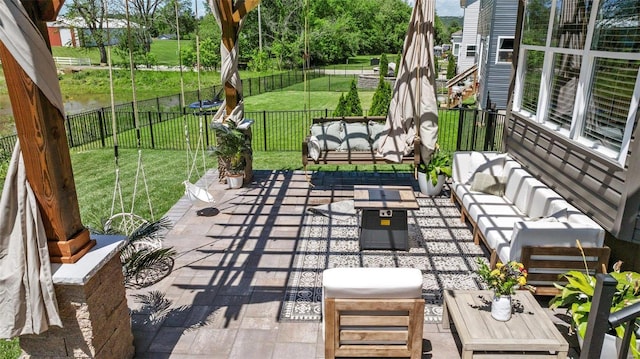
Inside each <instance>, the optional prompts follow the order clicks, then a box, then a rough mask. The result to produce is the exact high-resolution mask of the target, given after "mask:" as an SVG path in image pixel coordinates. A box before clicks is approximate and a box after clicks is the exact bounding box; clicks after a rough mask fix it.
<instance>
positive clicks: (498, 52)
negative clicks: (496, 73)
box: [495, 36, 515, 65]
mask: <svg viewBox="0 0 640 359" xmlns="http://www.w3.org/2000/svg"><path fill="white" fill-rule="evenodd" d="M505 39H510V40H512V41H513V42H514V44H513V45H514V46H513V47H512V48H511V49H510V50H502V49H501V48H500V43H501V42H502V40H505ZM514 47H515V38H514V37H513V36H498V42H496V62H495V63H496V64H497V65H511V63H512V62H513V51H514ZM501 52H511V59H512V61H500V53H501Z"/></svg>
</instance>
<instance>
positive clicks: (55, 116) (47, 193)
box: [0, 0, 95, 263]
mask: <svg viewBox="0 0 640 359" xmlns="http://www.w3.org/2000/svg"><path fill="white" fill-rule="evenodd" d="M63 3H64V0H42V1H27V0H22V5H23V6H24V8H25V9H26V10H27V13H28V14H29V17H30V18H31V19H32V21H33V22H34V23H35V24H36V26H37V27H38V29H39V30H40V32H41V33H42V35H43V37H44V38H45V40H46V41H47V42H48V41H49V38H48V34H47V28H46V21H49V20H55V18H56V16H57V14H58V12H59V10H60V8H61V7H62V4H63ZM0 59H1V60H2V68H3V71H4V76H5V79H6V82H7V88H8V90H9V98H10V99H11V106H12V107H13V115H14V118H15V122H16V130H17V133H18V139H19V140H20V146H21V149H22V154H23V158H24V163H25V167H26V174H27V179H28V180H29V183H30V184H31V187H32V188H33V192H34V193H35V196H36V199H37V201H38V206H39V208H40V213H41V215H42V220H43V222H44V226H45V229H46V234H47V240H48V247H49V256H50V257H51V261H52V262H61V263H75V262H76V261H78V259H80V258H81V257H82V256H83V255H84V254H85V253H86V252H88V251H89V249H91V247H93V246H94V245H95V241H93V240H91V239H90V238H89V231H88V230H87V229H86V228H85V227H84V226H83V225H82V222H81V219H80V210H79V207H78V197H77V193H76V188H75V181H74V179H73V171H72V169H71V157H70V155H69V146H68V143H67V136H66V132H65V128H64V117H63V115H62V113H61V112H60V111H59V110H58V109H57V108H56V107H55V106H54V105H53V104H52V103H51V101H49V99H48V98H47V97H46V96H45V95H44V93H43V92H42V91H41V90H40V89H39V88H38V87H37V86H36V85H35V83H34V82H33V81H32V80H31V78H29V76H28V75H27V74H26V73H25V71H24V70H23V69H22V67H20V64H19V63H18V62H17V61H16V59H15V58H14V57H13V55H11V53H10V52H9V51H8V50H7V48H6V47H5V46H4V44H2V43H0Z"/></svg>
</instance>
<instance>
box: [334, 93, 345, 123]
mask: <svg viewBox="0 0 640 359" xmlns="http://www.w3.org/2000/svg"><path fill="white" fill-rule="evenodd" d="M346 111H347V101H346V99H345V97H344V94H343V93H341V94H340V99H339V100H338V106H336V109H335V110H334V111H333V116H335V117H342V116H348V114H347V113H346Z"/></svg>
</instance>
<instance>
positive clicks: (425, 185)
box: [418, 172, 445, 197]
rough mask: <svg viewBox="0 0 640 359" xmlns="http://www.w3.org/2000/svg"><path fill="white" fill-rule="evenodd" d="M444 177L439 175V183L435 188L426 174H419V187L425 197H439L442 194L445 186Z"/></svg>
mask: <svg viewBox="0 0 640 359" xmlns="http://www.w3.org/2000/svg"><path fill="white" fill-rule="evenodd" d="M444 181H445V179H444V175H438V183H437V184H436V185H435V186H434V185H433V183H431V179H430V178H429V176H427V174H426V173H424V172H418V185H419V186H420V192H422V194H424V195H425V196H431V197H433V196H437V195H439V194H440V192H442V186H444Z"/></svg>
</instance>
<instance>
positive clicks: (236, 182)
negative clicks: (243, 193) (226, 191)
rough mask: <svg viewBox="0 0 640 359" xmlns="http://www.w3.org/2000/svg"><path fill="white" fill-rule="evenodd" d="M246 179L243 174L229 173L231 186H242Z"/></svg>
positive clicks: (228, 181) (228, 177)
mask: <svg viewBox="0 0 640 359" xmlns="http://www.w3.org/2000/svg"><path fill="white" fill-rule="evenodd" d="M243 180H244V176H243V175H231V174H229V175H227V184H228V185H229V188H240V187H242V182H243Z"/></svg>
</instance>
